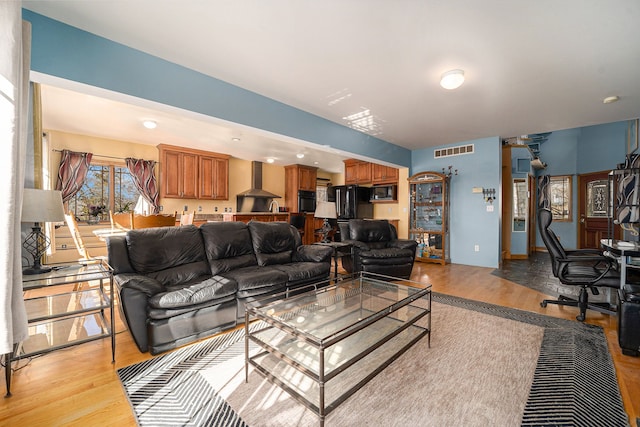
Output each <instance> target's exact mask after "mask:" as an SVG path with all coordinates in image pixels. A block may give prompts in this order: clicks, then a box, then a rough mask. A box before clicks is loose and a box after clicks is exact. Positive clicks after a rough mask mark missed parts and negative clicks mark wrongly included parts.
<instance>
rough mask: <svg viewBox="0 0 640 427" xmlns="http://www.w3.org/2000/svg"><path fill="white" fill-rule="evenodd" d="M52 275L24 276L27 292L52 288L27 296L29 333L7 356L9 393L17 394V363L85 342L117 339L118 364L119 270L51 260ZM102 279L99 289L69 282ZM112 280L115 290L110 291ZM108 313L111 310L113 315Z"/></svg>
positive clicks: (113, 347) (113, 345)
mask: <svg viewBox="0 0 640 427" xmlns="http://www.w3.org/2000/svg"><path fill="white" fill-rule="evenodd" d="M49 266H50V267H53V270H51V271H50V272H48V273H44V274H34V275H24V276H23V277H22V289H23V291H25V292H26V291H31V290H36V289H43V288H47V289H51V292H42V294H43V295H42V296H37V297H33V298H25V307H26V310H27V320H28V334H29V337H28V338H27V339H26V340H24V341H22V342H21V343H19V344H16V345H15V346H14V349H13V352H11V353H8V354H6V355H5V357H4V360H5V381H6V387H7V394H6V396H7V397H8V396H11V362H14V361H18V360H20V359H25V358H29V357H32V356H36V355H40V354H45V353H49V352H52V351H55V350H59V349H62V348H67V347H71V346H74V345H77V344H82V343H85V342H89V341H93V340H97V339H101V338H106V337H111V362H112V363H115V354H116V337H115V333H114V331H115V316H114V310H113V302H114V300H113V270H112V269H111V267H110V266H109V265H108V264H107V263H106V262H104V261H96V262H91V261H90V262H87V263H64V264H50V265H49ZM91 281H97V282H99V285H98V286H97V287H87V288H85V289H82V288H79V287H78V286H75V287H74V289H73V290H72V291H69V290H68V289H66V290H61V289H60V287H62V286H63V285H73V284H81V283H85V282H91ZM105 282H108V285H109V289H108V291H107V290H106V289H105ZM106 311H109V316H108V318H107V316H106Z"/></svg>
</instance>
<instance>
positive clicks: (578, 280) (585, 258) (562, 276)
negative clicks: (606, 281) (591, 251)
mask: <svg viewBox="0 0 640 427" xmlns="http://www.w3.org/2000/svg"><path fill="white" fill-rule="evenodd" d="M584 261H595V264H593V265H592V266H591V267H592V268H596V267H597V266H598V264H600V263H601V262H604V263H605V264H606V267H605V268H604V270H602V271H601V272H600V273H599V274H598V276H596V277H594V278H592V279H587V278H586V277H585V276H583V275H581V276H579V277H578V278H576V279H572V278H571V276H569V277H567V276H566V275H565V274H564V271H565V269H564V267H565V266H566V265H568V264H572V263H578V262H584ZM558 262H559V263H560V268H559V269H558V279H560V281H561V282H564V283H568V284H571V283H575V284H576V285H580V284H584V283H586V284H588V285H594V284H596V283H597V282H599V281H600V280H602V279H603V278H604V277H605V276H606V275H607V274H609V271H610V270H611V268H612V267H613V265H614V263H613V260H612V259H609V258H606V257H602V256H584V255H580V256H568V257H566V258H559V259H558Z"/></svg>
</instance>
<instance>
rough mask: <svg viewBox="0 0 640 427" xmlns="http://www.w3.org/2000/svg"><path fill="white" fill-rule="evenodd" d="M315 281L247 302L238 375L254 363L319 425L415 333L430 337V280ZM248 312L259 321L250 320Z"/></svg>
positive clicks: (416, 337) (358, 278)
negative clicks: (293, 293) (288, 292)
mask: <svg viewBox="0 0 640 427" xmlns="http://www.w3.org/2000/svg"><path fill="white" fill-rule="evenodd" d="M314 288H315V289H314ZM314 288H311V290H309V291H307V292H304V293H301V294H299V295H296V296H293V297H289V298H283V299H281V300H276V301H272V302H266V303H264V304H261V303H260V302H257V303H256V304H252V305H248V306H247V310H246V314H245V316H246V318H245V354H246V357H245V375H246V381H248V380H249V365H251V366H253V367H254V368H255V370H256V371H257V372H259V373H260V374H262V375H263V376H265V377H266V378H267V379H268V380H269V381H271V382H272V383H274V384H277V385H278V386H280V387H281V388H283V389H284V390H286V391H287V392H288V393H289V394H290V395H291V396H292V397H293V398H295V399H296V400H297V401H299V402H301V403H302V404H304V405H305V406H306V407H307V408H309V409H311V410H312V411H314V412H315V413H316V414H317V415H318V416H319V419H320V425H321V426H322V425H324V420H325V417H326V416H327V415H328V414H329V413H330V412H331V411H332V410H334V409H335V408H336V407H337V406H338V405H340V404H341V403H342V402H344V401H345V400H346V399H347V398H348V397H349V396H351V395H352V394H353V393H355V392H356V391H357V390H358V389H360V388H361V387H362V386H363V385H364V384H366V383H367V382H368V381H369V380H371V379H372V378H373V377H375V376H376V375H377V374H378V373H379V372H381V371H382V370H383V369H385V368H386V367H387V366H388V365H389V364H391V362H393V361H394V360H395V359H397V358H398V357H399V356H400V355H401V354H402V353H404V352H405V351H406V350H408V349H409V348H410V347H411V346H412V345H413V344H415V343H416V342H417V341H418V340H419V339H421V338H422V337H424V336H425V335H427V339H428V340H429V345H430V340H431V286H430V285H424V284H421V283H417V282H411V281H408V280H402V279H396V278H392V277H388V276H381V275H375V274H371V273H359V274H357V275H354V276H352V277H350V278H347V279H345V280H342V281H340V282H337V283H334V282H332V281H327V282H322V283H318V284H316V285H314ZM253 320H260V321H261V322H260V323H257V327H256V326H254V325H252V326H251V328H250V327H249V324H250V322H251V321H253ZM250 342H252V343H255V344H257V347H258V351H257V352H256V351H250V346H249V343H250ZM345 373H346V374H345Z"/></svg>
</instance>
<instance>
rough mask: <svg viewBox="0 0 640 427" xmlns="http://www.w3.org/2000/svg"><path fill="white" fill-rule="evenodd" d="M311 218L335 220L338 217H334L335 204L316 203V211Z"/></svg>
mask: <svg viewBox="0 0 640 427" xmlns="http://www.w3.org/2000/svg"><path fill="white" fill-rule="evenodd" d="M313 216H314V217H316V218H330V219H335V218H337V217H338V216H337V215H336V204H335V203H333V202H318V205H317V206H316V211H315V213H314V214H313Z"/></svg>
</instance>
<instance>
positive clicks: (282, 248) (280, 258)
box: [248, 221, 302, 266]
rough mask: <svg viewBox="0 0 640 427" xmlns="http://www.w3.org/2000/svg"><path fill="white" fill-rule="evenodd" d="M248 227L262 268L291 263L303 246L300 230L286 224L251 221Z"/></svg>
mask: <svg viewBox="0 0 640 427" xmlns="http://www.w3.org/2000/svg"><path fill="white" fill-rule="evenodd" d="M248 227H249V231H250V232H251V240H252V242H253V251H254V252H255V254H256V259H257V261H258V265H260V266H267V265H274V264H288V263H290V262H291V260H292V257H293V253H294V252H295V251H296V250H297V248H298V246H300V245H301V244H302V240H301V239H300V233H299V232H298V230H297V229H296V228H295V227H293V226H292V225H290V224H288V223H286V222H259V221H250V222H249V224H248Z"/></svg>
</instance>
